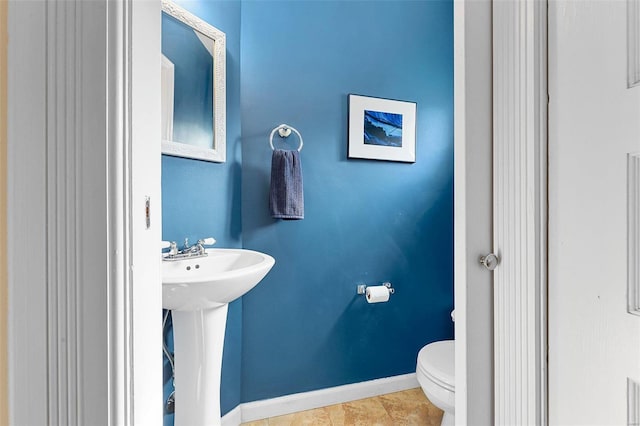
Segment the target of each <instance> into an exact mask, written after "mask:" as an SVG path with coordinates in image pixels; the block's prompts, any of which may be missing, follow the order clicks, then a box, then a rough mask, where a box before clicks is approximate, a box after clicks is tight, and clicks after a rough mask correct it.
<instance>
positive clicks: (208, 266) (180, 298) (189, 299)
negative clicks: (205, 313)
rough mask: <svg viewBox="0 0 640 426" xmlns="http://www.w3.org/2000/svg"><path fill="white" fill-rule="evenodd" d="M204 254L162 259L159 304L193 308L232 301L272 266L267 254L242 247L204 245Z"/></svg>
mask: <svg viewBox="0 0 640 426" xmlns="http://www.w3.org/2000/svg"><path fill="white" fill-rule="evenodd" d="M206 252H207V253H208V256H205V257H199V258H195V259H181V260H175V261H164V262H162V307H163V308H165V309H171V310H174V311H196V310H203V309H211V308H217V307H220V306H222V305H224V304H226V303H229V302H232V301H233V300H235V299H237V298H238V297H240V296H242V295H243V294H245V293H246V292H248V291H249V290H251V289H252V288H253V287H255V286H256V284H258V283H259V282H260V280H262V278H264V276H265V275H267V273H268V272H269V271H270V270H271V268H272V267H273V265H274V263H275V260H274V259H273V257H271V256H269V255H268V254H264V253H260V252H257V251H253V250H244V249H224V248H214V249H207V250H206Z"/></svg>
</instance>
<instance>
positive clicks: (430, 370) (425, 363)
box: [417, 340, 455, 392]
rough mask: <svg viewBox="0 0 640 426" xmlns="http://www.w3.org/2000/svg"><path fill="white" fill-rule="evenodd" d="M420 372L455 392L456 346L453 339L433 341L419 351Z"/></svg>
mask: <svg viewBox="0 0 640 426" xmlns="http://www.w3.org/2000/svg"><path fill="white" fill-rule="evenodd" d="M417 364H418V370H419V371H418V372H419V373H421V374H423V375H424V376H425V377H427V378H428V379H429V380H431V381H432V382H434V383H435V384H437V385H438V386H441V387H442V388H444V389H446V390H447V391H449V392H455V346H454V341H453V340H443V341H440V342H433V343H430V344H428V345H427V346H425V347H423V348H422V349H421V350H420V352H419V353H418V362H417Z"/></svg>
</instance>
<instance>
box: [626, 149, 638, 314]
mask: <svg viewBox="0 0 640 426" xmlns="http://www.w3.org/2000/svg"><path fill="white" fill-rule="evenodd" d="M627 197H628V198H627V206H628V207H627V227H628V236H629V237H628V242H627V244H628V247H627V268H628V272H627V280H628V283H627V310H628V312H629V313H630V314H634V315H640V153H633V154H627Z"/></svg>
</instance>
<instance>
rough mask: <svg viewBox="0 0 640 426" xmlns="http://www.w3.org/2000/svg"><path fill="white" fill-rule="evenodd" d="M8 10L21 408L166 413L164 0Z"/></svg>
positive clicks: (12, 356) (11, 276)
mask: <svg viewBox="0 0 640 426" xmlns="http://www.w3.org/2000/svg"><path fill="white" fill-rule="evenodd" d="M8 14H9V16H10V17H11V19H9V22H8V32H9V40H10V43H9V48H8V81H9V85H8V114H7V115H8V159H9V161H8V207H7V214H8V223H9V227H8V228H9V233H8V241H7V243H8V244H7V247H10V250H8V253H7V255H8V280H9V282H8V288H9V315H8V316H9V319H8V327H9V339H8V357H9V422H10V423H11V424H69V425H82V424H96V425H98V424H109V425H147V424H148V425H158V424H161V422H162V410H161V408H160V407H162V358H161V354H162V350H161V343H160V342H161V335H162V331H161V321H160V312H161V286H160V284H159V283H160V256H159V255H158V251H159V247H160V233H161V216H160V211H161V210H160V206H161V200H160V144H159V143H156V141H159V140H160V111H159V105H160V99H159V92H160V91H159V90H157V89H158V88H159V87H160V55H158V54H157V52H159V51H160V19H159V16H160V2H159V1H153V2H147V1H137V0H122V1H118V2H114V1H106V0H102V1H82V0H73V1H70V0H51V1H48V2H44V1H40V2H23V1H15V0H14V1H10V2H9V4H8ZM132 52H135V55H133V54H132ZM156 109H157V111H156ZM147 197H149V199H150V200H151V203H150V205H149V211H150V213H151V225H150V226H149V227H148V228H147V226H146V220H145V214H146V205H145V201H146V200H147ZM25 253H26V254H27V255H25ZM33 259H36V261H33Z"/></svg>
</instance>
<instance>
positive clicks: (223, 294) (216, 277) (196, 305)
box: [162, 249, 275, 426]
mask: <svg viewBox="0 0 640 426" xmlns="http://www.w3.org/2000/svg"><path fill="white" fill-rule="evenodd" d="M206 252H207V254H208V256H206V257H200V258H195V259H181V260H174V261H164V262H162V306H163V307H164V308H165V309H171V315H172V318H173V339H174V353H175V380H174V383H175V388H176V389H175V391H176V395H175V397H176V406H175V418H174V422H175V426H195V425H197V426H213V425H220V372H221V368H222V350H223V344H224V332H225V327H226V323H227V308H228V306H229V305H228V304H229V302H231V301H233V300H235V299H237V298H238V297H240V296H242V295H243V294H245V293H246V292H248V291H249V290H251V289H252V288H253V287H255V286H256V284H258V283H259V282H260V281H261V280H262V278H264V276H265V275H267V273H268V272H269V271H270V270H271V268H272V267H273V265H274V263H275V260H274V259H273V257H271V256H269V255H267V254H264V253H260V252H257V251H251V250H243V249H207V250H206Z"/></svg>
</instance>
